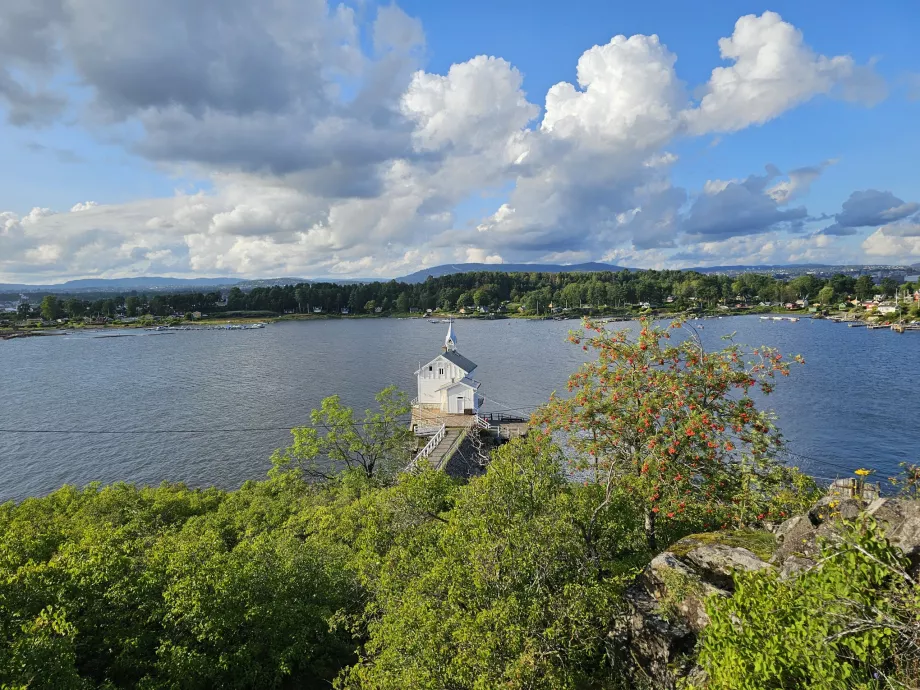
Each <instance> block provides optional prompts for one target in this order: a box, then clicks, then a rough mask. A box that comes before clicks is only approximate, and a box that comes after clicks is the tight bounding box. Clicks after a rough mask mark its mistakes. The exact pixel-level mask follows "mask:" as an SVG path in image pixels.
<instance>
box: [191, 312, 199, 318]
mask: <svg viewBox="0 0 920 690" xmlns="http://www.w3.org/2000/svg"><path fill="white" fill-rule="evenodd" d="M192 318H193V319H200V318H201V312H200V311H193V312H192Z"/></svg>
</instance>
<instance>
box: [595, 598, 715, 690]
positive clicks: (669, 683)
mask: <svg viewBox="0 0 920 690" xmlns="http://www.w3.org/2000/svg"><path fill="white" fill-rule="evenodd" d="M624 598H625V600H626V604H627V607H628V613H627V615H626V616H624V617H622V618H621V619H620V620H618V621H617V622H616V624H615V625H614V629H613V631H612V632H611V634H610V635H609V636H608V653H609V654H610V657H611V659H614V660H616V661H615V663H619V664H622V665H623V667H624V668H626V669H627V670H629V671H630V672H631V673H632V674H633V675H634V676H635V678H637V679H638V678H644V679H648V678H651V679H652V680H653V681H654V683H655V685H654V687H656V688H674V687H675V684H676V681H677V679H678V678H680V677H683V676H684V675H686V673H687V672H688V671H689V670H690V668H691V667H692V665H693V661H694V659H693V652H694V648H695V647H696V639H697V638H696V634H695V633H694V632H693V631H692V630H691V629H690V628H689V627H688V626H687V625H685V624H684V623H683V622H682V621H680V620H679V619H673V618H668V617H665V616H663V615H662V612H661V608H660V604H659V602H658V600H657V599H655V597H653V596H652V595H651V594H649V592H648V591H647V590H646V589H645V587H643V586H642V584H641V582H637V583H636V584H634V585H633V586H631V587H629V588H627V590H626V592H625V594H624Z"/></svg>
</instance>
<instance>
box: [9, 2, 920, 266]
mask: <svg viewBox="0 0 920 690" xmlns="http://www.w3.org/2000/svg"><path fill="white" fill-rule="evenodd" d="M362 7H363V6H362ZM4 12H5V14H6V15H7V17H6V22H5V23H0V65H2V66H3V67H0V108H2V113H3V115H4V116H5V118H6V121H7V125H6V126H10V127H14V126H15V127H32V128H35V129H36V130H37V131H40V129H41V127H43V126H46V125H47V124H48V123H50V122H54V121H56V119H58V118H61V117H64V116H65V115H66V116H67V117H71V118H76V120H77V121H78V122H80V126H81V127H84V128H85V129H86V130H87V131H90V132H93V133H96V134H97V135H99V136H103V135H104V136H105V138H106V140H107V141H111V140H112V139H113V138H114V139H115V140H116V141H117V142H118V143H119V144H120V145H121V146H123V147H124V148H125V149H126V150H127V151H129V152H131V153H132V154H133V155H136V156H140V157H142V158H144V159H146V160H148V161H152V162H154V163H156V164H158V165H161V166H164V169H166V170H169V169H171V168H172V167H176V166H182V167H183V169H185V170H189V169H190V170H192V171H194V174H195V175H196V176H198V177H199V178H200V179H201V180H205V181H207V182H208V187H209V189H210V191H208V192H206V193H205V192H202V193H198V194H192V195H188V194H177V195H175V196H173V197H169V198H159V199H144V200H137V201H135V202H131V203H127V204H120V205H111V204H106V203H105V202H104V194H105V190H104V189H101V190H99V193H98V195H97V199H100V200H101V201H100V203H98V204H97V203H95V202H83V201H80V200H74V206H73V207H72V208H71V210H70V211H69V212H63V213H53V212H51V211H50V210H49V209H44V208H36V209H34V210H33V211H32V212H31V213H29V214H26V215H25V216H23V217H19V216H17V215H16V214H14V213H11V212H6V213H0V280H35V281H47V280H50V279H54V278H64V277H78V276H90V275H102V276H122V275H136V274H145V273H146V274H153V273H157V274H160V273H165V274H170V275H182V274H189V273H196V274H203V275H208V274H210V275H216V274H220V275H245V276H269V275H304V276H335V275H342V276H345V275H348V276H369V277H370V276H391V275H397V274H400V273H403V272H408V271H411V270H415V269H417V268H419V267H421V266H425V265H431V264H435V263H441V262H448V261H492V262H499V261H502V260H515V261H579V260H585V259H589V258H591V259H607V260H623V261H626V260H628V261H630V262H632V263H633V264H634V265H648V266H654V265H657V266H662V265H673V264H675V263H685V262H686V261H689V260H694V261H701V262H710V263H712V262H716V263H718V262H724V259H725V257H729V256H730V257H735V258H736V260H737V261H738V262H740V261H742V260H745V259H748V260H749V258H750V257H763V260H764V261H767V260H769V261H776V260H777V259H778V258H779V257H781V259H780V260H783V261H794V260H811V257H814V256H817V255H821V254H823V253H826V251H827V247H828V245H829V242H830V241H831V238H832V236H835V235H836V236H839V235H847V234H851V232H850V231H851V230H852V231H853V232H855V231H856V229H857V228H865V227H868V228H879V229H878V230H877V231H876V234H878V233H882V236H883V237H884V242H881V241H878V240H877V241H875V242H874V243H872V244H871V245H870V246H866V245H864V246H863V251H865V253H867V254H871V255H879V256H881V255H882V253H881V252H886V251H888V250H892V254H897V253H909V251H907V250H903V249H901V247H910V248H911V249H910V251H914V249H913V248H915V246H916V242H915V241H914V238H915V235H911V234H910V233H911V232H913V231H912V230H911V228H913V227H914V226H913V225H911V224H910V223H909V222H907V221H908V220H909V219H910V218H911V217H912V214H914V213H915V212H916V210H917V204H916V203H913V202H904V201H902V200H900V199H897V198H896V197H893V195H891V194H890V193H887V192H877V191H875V190H868V191H866V192H854V195H853V196H851V198H850V199H849V200H848V201H847V202H846V203H845V204H844V205H843V208H842V210H841V212H840V213H839V214H837V216H836V218H835V221H834V223H833V224H832V225H831V226H829V227H828V228H825V229H824V230H823V232H820V233H805V232H803V229H804V226H805V224H806V223H808V222H813V221H814V220H815V219H813V218H811V217H810V216H809V214H808V212H807V210H806V208H805V206H803V205H802V204H801V203H800V202H799V200H800V199H801V198H802V197H804V196H805V195H806V194H807V192H808V189H809V187H810V186H811V184H812V183H813V182H814V181H815V180H817V179H818V178H819V177H820V175H821V174H822V173H823V171H824V170H825V169H826V167H827V166H828V165H830V164H832V163H833V161H824V162H817V163H815V164H814V165H812V166H808V167H804V168H799V169H795V170H790V171H788V172H786V173H783V172H782V171H780V170H779V169H777V168H776V167H775V166H773V165H769V164H768V165H767V167H766V172H765V174H764V175H751V176H749V177H747V178H746V179H742V180H734V179H733V180H727V181H726V180H710V181H709V182H707V183H706V184H705V185H704V188H703V189H699V190H687V189H684V188H681V187H678V186H674V185H673V184H672V182H671V172H672V169H673V166H674V165H675V163H676V161H677V156H676V155H675V154H674V153H673V152H672V151H671V150H670V147H673V146H674V145H676V144H677V143H678V142H680V141H682V140H684V139H689V138H693V137H699V136H704V135H711V134H714V133H726V134H727V133H731V132H736V131H739V130H742V129H745V128H748V127H755V126H760V125H763V124H765V123H767V122H769V121H770V120H772V119H774V118H776V117H779V116H780V115H782V114H783V113H784V112H786V111H788V110H789V109H790V108H794V107H796V106H798V105H800V104H802V103H805V102H807V101H809V100H810V99H813V98H816V97H828V98H839V99H844V100H848V101H859V102H862V103H865V104H870V105H871V104H872V103H875V102H877V101H878V100H879V99H881V98H883V97H884V94H885V87H884V83H883V82H882V81H881V80H880V79H879V78H878V77H877V75H875V73H874V72H873V70H872V67H871V65H858V64H856V63H855V61H854V60H853V59H852V58H851V57H850V56H847V55H838V56H825V55H821V54H818V53H816V52H815V51H814V50H813V49H812V48H810V47H809V46H808V44H807V43H806V42H805V39H804V37H803V35H802V33H801V32H800V31H799V30H798V29H796V28H795V27H794V26H792V25H791V24H789V23H788V22H785V21H783V19H782V18H781V17H780V16H779V15H777V14H775V13H772V12H765V13H764V14H762V15H759V16H756V15H748V16H744V17H741V18H740V19H739V20H738V21H737V23H736V24H735V26H734V29H733V31H732V33H731V35H730V36H727V37H725V38H722V39H721V40H720V41H719V50H720V54H721V56H722V58H723V60H724V61H725V62H726V63H727V64H726V65H725V66H719V67H716V68H714V69H713V70H712V73H711V76H710V78H709V80H708V81H707V82H706V83H705V84H703V85H700V86H699V87H698V88H695V89H694V88H691V87H690V86H689V85H687V84H685V83H684V82H683V81H681V79H680V78H679V76H678V74H677V72H676V64H677V56H676V55H675V54H674V53H672V52H671V51H670V50H669V49H668V48H667V46H666V45H665V44H664V43H663V42H662V41H661V40H660V39H659V37H658V36H655V35H651V36H645V35H634V36H629V37H627V36H614V37H612V38H611V39H610V41H609V42H608V43H606V44H604V45H598V46H594V47H591V48H589V49H588V50H586V51H585V52H584V54H583V55H582V56H581V57H580V58H579V60H578V63H577V66H576V76H577V78H576V83H574V84H572V83H567V82H561V83H558V84H556V85H554V86H552V87H551V88H550V89H549V90H548V91H547V93H546V94H545V96H544V97H543V98H542V103H538V102H534V101H532V100H530V99H529V97H528V95H527V94H526V93H525V91H524V77H523V75H522V74H521V73H520V72H519V71H518V69H516V68H515V67H514V66H513V65H511V64H510V63H508V62H507V61H505V60H503V59H502V58H500V57H495V56H485V55H480V56H475V57H472V58H471V59H469V60H467V61H466V62H462V63H458V64H454V65H452V66H451V67H450V69H449V70H448V71H447V73H446V74H432V73H429V72H426V71H424V69H422V62H421V60H422V57H423V55H424V48H425V36H424V31H423V28H422V26H421V24H420V23H419V22H418V21H417V20H416V19H414V18H412V17H409V16H408V15H406V14H405V13H404V12H403V11H402V10H401V9H399V8H398V7H396V6H388V7H382V8H379V9H378V10H377V11H376V13H375V14H374V15H373V16H372V17H368V16H364V14H365V13H366V12H369V10H367V9H366V8H365V9H364V10H362V12H360V13H359V12H358V11H356V10H355V9H352V8H350V7H348V6H345V5H338V6H330V5H328V4H327V3H326V2H325V1H324V0H304V1H303V2H298V3H288V2H269V3H259V4H258V5H254V4H253V3H250V2H245V1H244V0H201V1H200V2H195V3H186V2H180V1H179V0H138V1H137V2H134V3H130V4H128V5H126V4H125V3H120V2H116V0H12V6H11V7H10V8H8V9H5V10H4ZM99 17H105V18H106V20H105V21H99ZM151 26H156V27H157V31H150V27H151ZM64 73H67V74H75V75H77V77H78V79H77V81H78V83H79V87H78V89H77V90H76V91H74V90H73V89H71V90H69V91H62V90H60V89H59V88H57V87H56V86H55V84H57V83H58V82H59V81H60V80H59V79H57V77H59V76H60V75H61V74H64ZM693 94H696V98H694V96H693ZM764 163H766V162H764V161H761V162H760V163H759V164H757V165H756V166H755V167H760V166H762V165H763V164H764ZM886 195H887V196H886ZM490 199H491V200H494V205H493V206H492V210H490V211H487V212H482V213H479V214H478V215H477V214H474V217H472V218H471V217H470V213H469V212H468V211H466V210H464V209H466V208H468V207H469V205H470V203H471V200H473V201H475V200H478V202H479V203H477V204H474V205H477V206H479V205H481V204H484V203H488V200H490ZM893 223H902V224H901V225H897V226H893V225H891V224H893ZM903 223H906V224H903ZM895 227H897V228H898V229H895ZM899 233H900V234H899ZM871 237H875V235H872V236H871ZM871 237H870V238H869V239H871ZM869 239H867V240H866V242H869ZM912 243H913V244H912ZM895 250H896V251H895ZM885 255H886V256H890V255H891V254H885ZM733 262H736V261H733Z"/></svg>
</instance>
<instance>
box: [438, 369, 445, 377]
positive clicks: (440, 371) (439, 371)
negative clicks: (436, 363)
mask: <svg viewBox="0 0 920 690" xmlns="http://www.w3.org/2000/svg"><path fill="white" fill-rule="evenodd" d="M438 376H444V369H443V368H441V369H438Z"/></svg>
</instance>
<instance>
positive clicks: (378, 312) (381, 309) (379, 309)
mask: <svg viewBox="0 0 920 690" xmlns="http://www.w3.org/2000/svg"><path fill="white" fill-rule="evenodd" d="M382 311H383V307H374V313H375V314H380V313H381V312H382Z"/></svg>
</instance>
